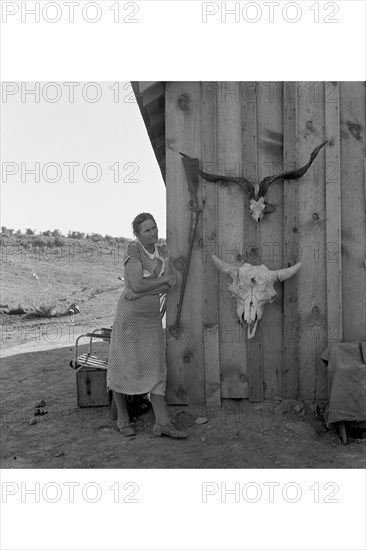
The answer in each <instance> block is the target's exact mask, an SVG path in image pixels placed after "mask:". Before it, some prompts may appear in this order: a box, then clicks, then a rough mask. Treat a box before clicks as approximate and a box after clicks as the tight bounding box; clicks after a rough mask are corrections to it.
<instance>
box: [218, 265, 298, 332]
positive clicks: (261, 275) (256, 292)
mask: <svg viewBox="0 0 366 550" xmlns="http://www.w3.org/2000/svg"><path fill="white" fill-rule="evenodd" d="M211 257H212V261H213V263H214V264H215V266H216V267H217V268H218V269H219V270H220V271H222V272H223V273H226V274H227V275H228V276H229V277H230V278H231V282H230V281H229V282H228V290H229V292H230V293H231V294H232V296H233V298H235V300H236V302H237V308H236V313H237V316H238V317H239V321H240V324H241V325H242V326H244V323H245V324H247V326H248V332H247V334H248V339H249V338H253V336H254V334H255V331H256V328H257V324H258V321H259V320H260V319H261V317H262V314H263V308H264V306H265V304H267V303H270V304H271V303H272V302H273V300H274V297H275V296H276V291H275V290H274V288H273V284H274V283H275V282H276V281H285V280H286V279H289V278H290V277H292V275H295V273H296V272H297V271H298V270H299V268H300V266H301V263H297V264H296V265H294V266H292V267H287V268H285V269H277V270H276V271H272V270H270V269H268V267H266V266H265V265H264V264H262V265H258V266H255V265H251V264H248V263H244V264H242V265H241V266H235V265H232V264H229V263H227V262H223V261H222V260H220V258H218V257H217V256H216V255H215V254H212V256H211Z"/></svg>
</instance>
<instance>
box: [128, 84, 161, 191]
mask: <svg viewBox="0 0 366 550" xmlns="http://www.w3.org/2000/svg"><path fill="white" fill-rule="evenodd" d="M131 85H132V89H133V91H134V94H135V96H136V100H137V104H138V106H139V108H140V111H141V115H142V118H143V119H144V123H145V126H146V129H147V132H148V134H149V138H150V141H151V145H152V147H153V149H154V153H155V156H156V160H157V161H158V164H159V167H160V171H161V174H162V176H163V179H164V182H165V82H136V81H134V82H131Z"/></svg>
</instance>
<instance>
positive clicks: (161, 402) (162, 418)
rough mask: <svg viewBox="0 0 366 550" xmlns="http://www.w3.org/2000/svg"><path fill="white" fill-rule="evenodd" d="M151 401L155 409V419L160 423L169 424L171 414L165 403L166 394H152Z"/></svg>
mask: <svg viewBox="0 0 366 550" xmlns="http://www.w3.org/2000/svg"><path fill="white" fill-rule="evenodd" d="M150 401H151V404H152V407H153V409H154V414H155V421H156V422H157V423H158V424H162V425H164V424H168V422H169V416H168V409H167V407H166V404H165V397H164V395H157V394H156V393H151V394H150Z"/></svg>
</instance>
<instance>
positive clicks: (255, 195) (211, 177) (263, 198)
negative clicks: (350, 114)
mask: <svg viewBox="0 0 366 550" xmlns="http://www.w3.org/2000/svg"><path fill="white" fill-rule="evenodd" d="M327 143H328V140H326V141H324V142H323V143H321V144H320V145H318V147H316V148H315V149H314V150H313V152H312V153H311V155H310V160H309V162H308V163H307V164H305V165H304V166H302V167H301V168H297V169H294V170H287V171H285V172H281V173H280V174H276V175H274V176H267V177H265V178H263V179H262V180H261V181H260V182H252V181H250V180H248V179H246V178H244V177H236V176H224V175H219V174H208V173H207V172H204V171H203V170H200V169H199V168H198V167H197V166H195V165H193V162H192V161H193V159H191V157H189V156H188V155H186V154H184V153H180V154H181V155H182V157H183V158H186V159H187V160H189V161H190V162H191V164H192V170H193V171H195V172H198V174H199V175H200V176H201V178H203V179H204V180H206V181H209V182H213V183H215V182H218V183H222V184H223V185H227V184H228V183H236V184H237V185H239V187H241V188H242V189H245V190H246V191H247V192H248V196H249V211H250V213H251V215H252V218H253V220H254V221H256V222H260V221H261V220H262V219H263V216H264V214H267V213H271V212H274V210H275V206H274V205H273V204H270V203H269V202H268V201H267V191H268V188H269V186H270V185H271V184H272V183H274V182H275V181H277V180H280V179H284V180H298V179H300V178H302V177H303V176H304V175H305V174H306V172H307V171H308V170H309V168H310V166H311V165H312V164H313V162H314V161H315V159H316V157H317V156H318V154H319V152H320V151H321V149H323V147H324V146H325V145H326V144H327Z"/></svg>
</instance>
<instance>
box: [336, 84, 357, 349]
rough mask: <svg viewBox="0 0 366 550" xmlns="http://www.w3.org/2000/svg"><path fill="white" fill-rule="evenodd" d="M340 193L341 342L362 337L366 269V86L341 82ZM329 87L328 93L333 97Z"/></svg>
mask: <svg viewBox="0 0 366 550" xmlns="http://www.w3.org/2000/svg"><path fill="white" fill-rule="evenodd" d="M340 86H341V90H340V100H341V132H340V134H341V193H342V204H341V214H342V219H341V223H342V314H343V341H345V342H349V341H351V340H365V334H366V269H365V263H364V262H365V250H366V237H365V231H364V228H365V218H366V208H365V207H366V205H365V201H364V200H363V196H364V189H363V186H364V174H363V170H364V162H363V159H364V158H365V156H366V139H365V127H366V113H365V106H366V85H365V82H342V83H341V84H340ZM332 93H333V91H332V89H330V90H329V93H328V94H327V95H328V96H329V99H331V97H332Z"/></svg>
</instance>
